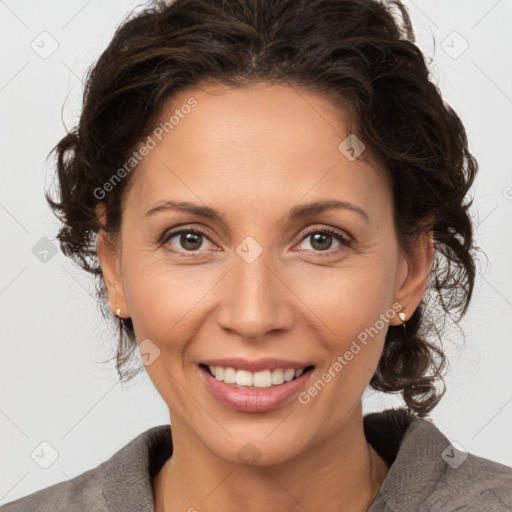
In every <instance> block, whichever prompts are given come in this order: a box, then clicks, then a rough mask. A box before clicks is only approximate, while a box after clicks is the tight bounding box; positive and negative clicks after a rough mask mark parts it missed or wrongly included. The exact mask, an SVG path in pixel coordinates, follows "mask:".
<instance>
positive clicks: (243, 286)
mask: <svg viewBox="0 0 512 512" xmlns="http://www.w3.org/2000/svg"><path fill="white" fill-rule="evenodd" d="M263 254H264V253H263ZM263 254H262V255H260V257H259V258H258V259H256V261H253V262H252V263H248V262H246V261H244V259H242V258H236V260H235V266H234V268H233V269H232V270H231V272H229V273H228V275H227V276H226V277H225V278H224V279H223V280H222V281H221V283H219V285H220V286H221V289H220V294H221V295H220V307H219V310H218V314H217V322H218V324H219V326H220V327H221V328H223V329H224V330H227V331H230V332H233V333H236V334H238V335H239V336H241V337H243V338H244V339H248V340H256V339H261V338H263V337H265V336H266V335H268V334H269V333H271V332H273V331H276V332H277V331H285V330H288V329H290V327H291V325H292V323H293V307H292V304H291V297H293V293H292V292H291V291H290V289H289V287H288V286H287V283H285V282H284V279H283V277H282V276H281V275H279V274H280V272H279V271H276V270H275V269H274V268H271V266H273V267H275V266H276V265H271V264H270V262H269V261H268V259H267V258H266V257H265V256H264V255H263Z"/></svg>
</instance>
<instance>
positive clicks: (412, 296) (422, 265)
mask: <svg viewBox="0 0 512 512" xmlns="http://www.w3.org/2000/svg"><path fill="white" fill-rule="evenodd" d="M434 253H435V249H434V238H433V233H432V231H428V232H426V233H424V234H422V235H420V236H419V237H418V239H417V240H416V242H415V243H414V245H413V246H412V247H411V249H410V251H409V252H408V254H407V255H405V260H406V267H407V276H406V277H405V279H404V280H403V282H402V283H401V284H400V285H399V288H398V289H397V291H396V293H395V297H394V302H393V303H394V304H395V303H397V302H398V303H399V304H400V305H401V306H402V309H400V310H398V311H397V314H396V315H395V316H394V317H393V318H392V319H391V320H390V322H389V323H390V325H400V324H402V320H401V319H400V317H399V316H398V312H404V313H405V315H406V316H405V321H407V320H408V319H409V318H411V316H412V314H413V313H414V311H415V310H416V308H417V307H418V305H419V303H420V302H421V299H422V297H423V294H424V293H425V288H426V286H427V283H428V278H429V275H430V269H431V267H432V262H433V260H434Z"/></svg>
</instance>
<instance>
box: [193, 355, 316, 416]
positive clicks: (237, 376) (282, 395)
mask: <svg viewBox="0 0 512 512" xmlns="http://www.w3.org/2000/svg"><path fill="white" fill-rule="evenodd" d="M297 366H299V367H298V368H286V369H285V368H277V367H275V368H272V369H270V368H267V369H263V370H259V371H256V372H251V371H248V370H244V369H240V368H238V369H236V368H235V367H234V366H220V365H208V364H205V363H199V365H198V370H199V373H200V377H201V378H202V380H203V382H204V383H205V385H206V388H207V389H208V390H209V391H210V392H211V394H212V395H213V397H214V398H216V399H217V401H218V402H220V403H221V404H222V405H224V406H226V407H228V408H230V409H232V410H235V411H239V412H246V413H263V412H269V411H272V410H274V409H276V408H278V407H280V406H281V405H284V404H285V403H287V402H290V401H291V400H292V399H293V398H294V397H296V396H297V395H298V393H299V392H300V390H301V389H302V388H304V387H305V386H306V385H307V382H308V381H309V379H310V378H311V375H312V374H313V370H314V368H315V367H314V366H313V365H308V366H302V367H300V365H297Z"/></svg>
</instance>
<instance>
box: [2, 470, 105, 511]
mask: <svg viewBox="0 0 512 512" xmlns="http://www.w3.org/2000/svg"><path fill="white" fill-rule="evenodd" d="M100 467H101V466H98V467H96V468H94V469H90V470H88V471H85V472H84V473H82V474H80V475H78V476H76V477H74V478H71V479H70V480H66V481H64V482H59V483H57V484H54V485H51V486H50V487H46V488H44V489H41V490H39V491H36V492H33V493H32V494H29V495H28V496H25V497H23V498H19V499H17V500H15V501H12V502H10V503H7V504H6V505H3V506H2V507H1V512H31V511H34V512H35V511H37V512H64V511H71V510H95V511H98V512H99V511H103V510H105V511H106V510H108V509H107V507H106V506H105V503H106V502H105V497H104V495H103V492H102V487H101V469H100Z"/></svg>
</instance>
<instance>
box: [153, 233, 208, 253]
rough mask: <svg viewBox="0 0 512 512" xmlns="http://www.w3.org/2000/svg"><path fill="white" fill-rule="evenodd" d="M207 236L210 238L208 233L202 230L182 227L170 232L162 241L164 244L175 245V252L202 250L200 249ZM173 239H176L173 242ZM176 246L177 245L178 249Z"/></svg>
mask: <svg viewBox="0 0 512 512" xmlns="http://www.w3.org/2000/svg"><path fill="white" fill-rule="evenodd" d="M205 238H206V239H207V240H209V239H208V237H207V235H206V233H204V232H202V231H199V230H194V229H180V230H178V231H173V232H172V233H169V234H168V235H167V236H166V237H165V238H164V240H163V241H162V244H168V245H171V246H172V247H173V248H172V249H171V250H172V251H174V252H200V251H199V249H201V247H202V246H203V242H204V241H205ZM173 239H175V240H176V241H175V242H173V243H171V240H173ZM175 247H177V250H176V251H175V249H174V248H175Z"/></svg>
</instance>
